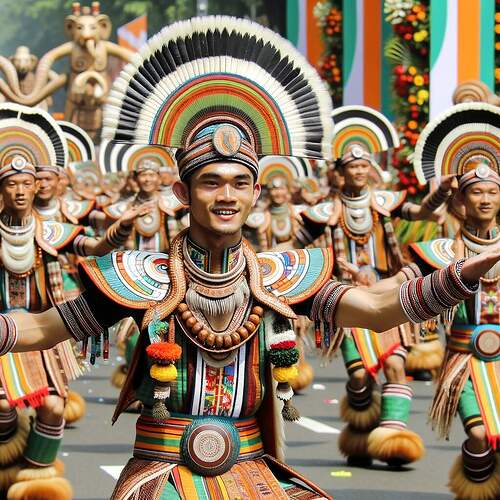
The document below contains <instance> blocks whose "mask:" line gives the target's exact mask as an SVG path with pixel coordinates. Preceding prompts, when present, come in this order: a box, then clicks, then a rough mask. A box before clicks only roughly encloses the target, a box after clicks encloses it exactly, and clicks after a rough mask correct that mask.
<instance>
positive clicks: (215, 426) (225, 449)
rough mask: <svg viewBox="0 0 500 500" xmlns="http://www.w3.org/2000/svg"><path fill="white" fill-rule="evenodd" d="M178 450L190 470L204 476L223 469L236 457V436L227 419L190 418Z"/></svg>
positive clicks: (231, 463)
mask: <svg viewBox="0 0 500 500" xmlns="http://www.w3.org/2000/svg"><path fill="white" fill-rule="evenodd" d="M180 452H181V458H182V460H183V462H184V463H185V464H186V465H187V466H188V467H189V469H190V470H192V471H193V472H196V473H198V474H200V475H204V476H218V475H220V474H223V473H224V472H227V471H228V470H229V469H230V468H231V467H232V466H233V465H234V464H235V463H236V460H237V459H238V455H239V452H240V436H239V433H238V431H237V430H236V427H235V426H234V425H233V424H231V423H230V422H224V421H221V420H219V419H212V418H204V419H200V420H198V421H197V420H194V421H193V422H192V423H191V424H190V425H188V426H187V427H186V429H185V430H184V432H183V434H182V438H181V443H180Z"/></svg>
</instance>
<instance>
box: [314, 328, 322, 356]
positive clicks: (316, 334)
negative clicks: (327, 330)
mask: <svg viewBox="0 0 500 500" xmlns="http://www.w3.org/2000/svg"><path fill="white" fill-rule="evenodd" d="M314 340H315V342H316V347H317V348H318V349H321V323H320V322H319V321H316V322H315V323H314Z"/></svg>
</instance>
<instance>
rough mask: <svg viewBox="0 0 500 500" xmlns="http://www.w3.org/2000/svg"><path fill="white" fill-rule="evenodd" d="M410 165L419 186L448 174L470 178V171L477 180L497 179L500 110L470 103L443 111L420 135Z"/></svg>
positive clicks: (478, 103)
mask: <svg viewBox="0 0 500 500" xmlns="http://www.w3.org/2000/svg"><path fill="white" fill-rule="evenodd" d="M413 165H414V168H415V172H416V174H417V179H418V181H419V182H420V183H421V184H425V183H426V182H427V181H428V180H429V179H432V178H433V177H438V178H439V177H441V176H443V175H449V174H454V175H458V176H462V177H465V176H466V175H467V178H468V177H469V176H472V177H474V176H475V175H474V174H473V173H472V172H473V171H474V172H477V178H479V179H481V178H483V179H484V178H485V176H486V177H488V176H490V175H496V178H498V174H499V171H500V108H498V107H497V106H493V105H491V104H486V103H481V102H471V103H463V104H457V105H456V106H452V107H451V108H449V109H448V110H446V111H444V112H443V113H441V114H440V115H438V116H437V117H436V118H435V119H434V120H432V121H431V122H429V123H428V124H427V125H426V127H425V128H424V130H423V131H422V133H421V134H420V137H419V139H418V142H417V145H416V147H415V155H414V158H413ZM469 172H470V173H469Z"/></svg>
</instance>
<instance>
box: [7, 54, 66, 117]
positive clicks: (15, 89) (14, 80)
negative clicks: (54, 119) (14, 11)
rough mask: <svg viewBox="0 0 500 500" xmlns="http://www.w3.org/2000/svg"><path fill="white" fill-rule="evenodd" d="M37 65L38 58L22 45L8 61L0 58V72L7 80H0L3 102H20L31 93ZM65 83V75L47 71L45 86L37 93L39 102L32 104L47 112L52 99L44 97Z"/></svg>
mask: <svg viewBox="0 0 500 500" xmlns="http://www.w3.org/2000/svg"><path fill="white" fill-rule="evenodd" d="M37 64H38V57H37V56H36V55H34V54H32V53H31V52H30V49H29V48H28V47H26V46H24V45H21V46H19V47H17V49H16V52H15V53H14V54H13V55H12V56H10V57H9V58H8V59H7V58H5V57H3V56H0V70H1V71H3V73H4V75H5V77H6V79H7V81H6V82H5V81H4V80H1V79H0V93H1V94H2V96H3V98H4V99H5V100H8V101H14V102H20V100H21V99H23V98H24V97H26V96H29V95H30V94H31V93H32V92H33V90H34V87H35V74H36V67H37ZM65 81H66V77H65V75H58V74H57V73H56V72H54V71H52V70H50V71H48V73H47V80H46V82H45V86H44V87H43V89H42V90H41V92H40V93H39V99H40V100H39V101H38V102H35V103H34V104H36V105H37V106H38V107H40V108H42V109H45V110H47V109H48V107H49V106H50V105H51V104H52V99H51V98H50V97H46V96H49V95H50V94H51V93H53V92H55V90H57V88H59V87H61V86H62V85H64V83H65Z"/></svg>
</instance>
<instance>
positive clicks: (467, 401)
mask: <svg viewBox="0 0 500 500" xmlns="http://www.w3.org/2000/svg"><path fill="white" fill-rule="evenodd" d="M458 414H459V415H460V420H461V421H462V424H463V426H464V428H465V430H467V429H469V428H471V427H474V426H475V425H481V424H482V423H483V420H482V418H481V410H480V409H479V404H478V402H477V398H476V394H475V393H474V386H473V385H472V381H471V379H470V378H469V379H467V382H465V385H464V388H463V389H462V393H461V394H460V399H459V401H458Z"/></svg>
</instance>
